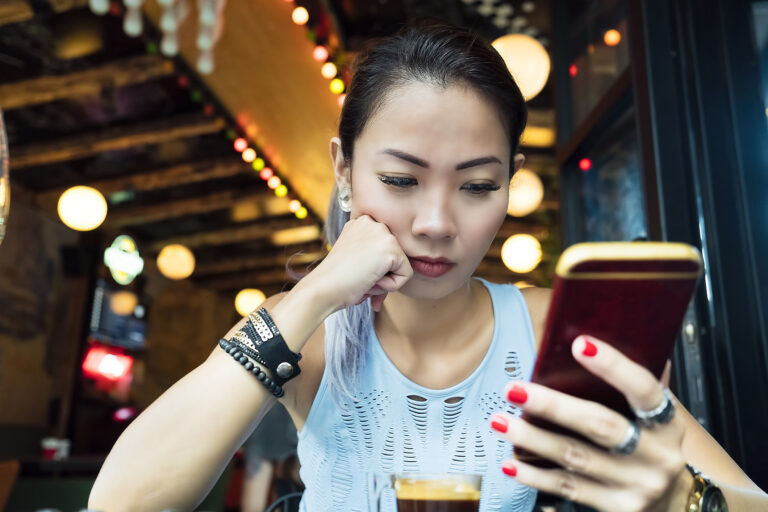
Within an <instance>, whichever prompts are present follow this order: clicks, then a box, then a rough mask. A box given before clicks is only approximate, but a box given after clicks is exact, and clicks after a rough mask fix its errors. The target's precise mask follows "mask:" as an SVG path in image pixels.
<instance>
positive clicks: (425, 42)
mask: <svg viewBox="0 0 768 512" xmlns="http://www.w3.org/2000/svg"><path fill="white" fill-rule="evenodd" d="M353 70H354V75H353V78H352V84H351V85H350V87H349V91H348V92H347V97H346V99H345V100H344V106H343V108H342V110H341V119H340V120H339V138H340V139H341V149H342V152H343V153H344V158H345V160H346V161H347V162H348V163H351V162H352V154H353V152H354V146H355V140H356V139H357V137H358V136H359V135H360V133H362V131H363V128H365V125H366V124H367V123H368V121H369V120H370V118H371V117H372V116H373V115H374V113H375V112H376V110H377V109H378V108H379V107H381V105H382V103H383V102H384V101H385V100H386V96H387V94H388V93H389V92H390V91H391V90H392V89H393V88H395V87H397V86H400V85H403V84H405V83H407V82H409V81H418V82H423V83H427V84H433V85H436V86H440V87H447V86H449V85H453V84H464V85H468V86H470V87H472V88H473V89H474V90H476V91H478V92H479V93H481V94H482V95H483V96H485V97H486V99H488V100H489V101H491V102H492V103H494V104H495V105H496V106H497V107H498V110H499V113H500V115H501V118H502V123H503V125H504V128H505V129H506V130H507V134H508V136H509V145H510V148H511V149H512V153H511V154H512V156H514V155H515V153H517V150H518V148H519V141H520V134H521V133H522V132H523V128H525V123H526V120H527V117H528V111H527V109H526V107H525V100H524V99H523V95H522V93H521V92H520V89H519V88H518V86H517V84H516V83H515V80H514V78H512V75H511V74H510V73H509V70H508V69H507V66H506V64H505V63H504V59H502V58H501V55H499V53H498V52H497V51H496V50H495V49H494V48H493V46H491V45H490V43H488V42H487V41H486V40H484V39H483V38H481V37H480V36H478V35H476V34H473V33H472V32H470V31H468V30H465V29H462V28H458V27H455V26H452V25H447V24H444V23H442V22H438V21H434V20H419V21H417V22H415V23H413V24H410V25H407V26H405V27H404V28H403V29H401V30H400V31H399V32H398V33H397V34H395V35H394V36H391V37H389V38H387V39H384V40H382V41H379V42H378V43H375V44H374V45H373V46H371V47H369V48H368V49H367V50H365V51H363V52H361V53H360V55H359V56H358V57H357V59H356V60H355V65H354V68H353ZM513 165H514V164H513V160H511V161H510V177H511V174H512V170H513Z"/></svg>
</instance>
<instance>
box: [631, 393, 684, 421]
mask: <svg viewBox="0 0 768 512" xmlns="http://www.w3.org/2000/svg"><path fill="white" fill-rule="evenodd" d="M675 404H676V401H675V397H674V396H673V395H672V392H671V391H670V390H669V388H664V400H662V401H661V403H660V404H659V405H658V406H657V407H656V408H654V409H652V410H650V411H639V410H637V409H634V408H633V409H632V412H634V413H635V416H637V419H638V420H639V421H640V424H641V425H643V426H644V427H650V426H653V424H654V423H661V424H662V425H666V424H667V423H669V422H670V421H672V418H674V417H675Z"/></svg>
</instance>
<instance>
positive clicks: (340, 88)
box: [330, 78, 344, 94]
mask: <svg viewBox="0 0 768 512" xmlns="http://www.w3.org/2000/svg"><path fill="white" fill-rule="evenodd" d="M330 89H331V92H332V93H333V94H341V93H343V92H344V80H342V79H341V78H334V79H333V80H331V84H330Z"/></svg>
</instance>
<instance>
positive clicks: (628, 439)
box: [613, 421, 640, 455]
mask: <svg viewBox="0 0 768 512" xmlns="http://www.w3.org/2000/svg"><path fill="white" fill-rule="evenodd" d="M639 441H640V428H639V427H638V426H637V423H635V422H634V421H630V422H629V426H628V427H627V433H626V434H625V435H624V439H623V440H622V441H621V443H619V445H618V446H617V447H615V448H614V449H613V452H615V453H620V454H622V455H630V454H632V453H634V451H635V449H637V443H638V442H639Z"/></svg>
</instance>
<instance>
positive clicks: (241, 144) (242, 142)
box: [234, 137, 248, 153]
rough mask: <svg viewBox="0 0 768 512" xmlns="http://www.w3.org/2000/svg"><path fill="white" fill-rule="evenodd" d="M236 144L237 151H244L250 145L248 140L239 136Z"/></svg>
mask: <svg viewBox="0 0 768 512" xmlns="http://www.w3.org/2000/svg"><path fill="white" fill-rule="evenodd" d="M234 146H235V151H237V152H239V153H242V152H243V151H245V149H246V148H247V147H248V141H247V140H245V139H244V138H242V137H238V138H236V139H235V143H234Z"/></svg>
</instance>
